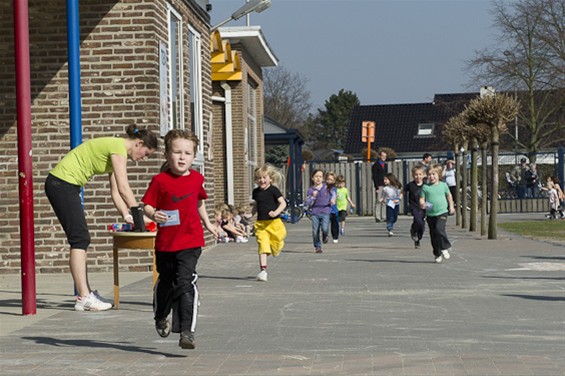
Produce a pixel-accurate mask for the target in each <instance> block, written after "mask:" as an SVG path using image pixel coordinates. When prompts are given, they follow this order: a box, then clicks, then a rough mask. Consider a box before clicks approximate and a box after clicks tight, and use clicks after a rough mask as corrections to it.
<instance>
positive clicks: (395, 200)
mask: <svg viewBox="0 0 565 376" xmlns="http://www.w3.org/2000/svg"><path fill="white" fill-rule="evenodd" d="M383 180H384V183H385V186H384V188H383V197H382V199H381V202H382V203H383V204H384V205H386V229H387V231H388V236H393V235H394V233H393V232H392V230H394V224H395V223H396V221H397V220H398V211H399V210H400V199H401V198H402V191H401V189H402V184H400V182H399V181H398V179H397V178H396V176H394V174H391V173H388V174H386V175H385V177H384V179H383Z"/></svg>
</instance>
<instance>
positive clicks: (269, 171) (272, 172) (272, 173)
mask: <svg viewBox="0 0 565 376" xmlns="http://www.w3.org/2000/svg"><path fill="white" fill-rule="evenodd" d="M263 175H268V176H269V178H271V184H272V185H274V186H276V187H279V186H280V185H281V184H282V181H283V175H282V173H281V171H280V170H279V169H278V168H276V167H275V166H273V165H270V164H268V163H265V164H264V165H263V166H261V167H257V168H256V169H255V171H254V175H253V176H255V180H257V179H259V178H261V176H263Z"/></svg>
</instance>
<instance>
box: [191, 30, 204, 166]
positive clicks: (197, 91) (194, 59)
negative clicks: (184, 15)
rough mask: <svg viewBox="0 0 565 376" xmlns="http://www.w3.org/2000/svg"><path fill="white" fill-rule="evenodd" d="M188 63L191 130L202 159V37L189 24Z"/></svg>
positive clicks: (199, 157)
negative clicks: (194, 135) (196, 139)
mask: <svg viewBox="0 0 565 376" xmlns="http://www.w3.org/2000/svg"><path fill="white" fill-rule="evenodd" d="M188 54H189V55H188V60H189V61H188V64H189V78H190V130H191V131H192V132H194V134H196V136H198V139H199V141H200V145H198V151H199V153H198V154H199V155H198V156H197V159H200V160H202V158H203V157H202V152H203V147H204V140H203V139H204V129H203V124H202V123H203V110H202V56H201V38H200V34H199V33H198V32H196V30H194V29H193V28H192V27H191V26H188Z"/></svg>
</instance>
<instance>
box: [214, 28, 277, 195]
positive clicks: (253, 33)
mask: <svg viewBox="0 0 565 376" xmlns="http://www.w3.org/2000/svg"><path fill="white" fill-rule="evenodd" d="M220 35H221V37H220ZM276 65H277V58H276V57H275V55H274V54H273V52H272V51H271V49H270V47H269V45H268V43H267V41H266V39H265V37H264V35H263V33H262V31H261V28H260V27H259V26H241V27H224V28H220V29H219V32H216V33H215V34H214V35H212V92H213V97H212V100H213V116H212V117H213V119H214V121H213V124H214V129H213V133H214V136H213V140H214V143H213V158H214V162H215V171H214V188H215V190H216V203H222V202H223V203H229V204H235V205H247V204H248V203H249V201H250V199H251V191H252V190H253V187H254V185H255V182H254V178H253V170H254V169H255V168H256V167H258V166H260V165H261V164H262V163H263V162H264V159H265V158H264V155H265V141H264V137H263V135H264V125H263V84H262V82H263V76H262V68H265V67H272V66H276Z"/></svg>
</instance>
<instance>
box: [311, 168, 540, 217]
mask: <svg viewBox="0 0 565 376" xmlns="http://www.w3.org/2000/svg"><path fill="white" fill-rule="evenodd" d="M418 163H419V161H402V160H397V161H392V162H387V165H388V171H389V172H391V173H393V174H394V175H395V176H396V177H397V178H398V180H399V181H400V182H401V183H402V185H403V186H404V185H405V184H406V183H408V182H409V181H410V180H412V177H411V172H410V171H411V169H412V167H414V166H415V165H417V164H418ZM371 167H372V163H368V162H362V161H355V162H346V163H343V162H342V163H340V162H312V163H310V164H307V165H305V169H304V171H302V189H301V192H300V197H303V198H305V197H306V191H307V190H308V187H310V186H311V185H312V181H311V179H310V176H311V172H312V170H313V169H321V170H322V171H324V172H328V171H333V172H335V174H336V175H343V176H344V177H345V182H346V183H345V185H346V187H347V188H348V189H349V194H350V196H351V200H352V201H353V202H354V203H355V205H356V207H357V208H356V214H357V215H360V216H372V215H373V210H374V203H375V188H374V186H373V179H372V174H371ZM400 208H401V210H400V211H401V213H402V212H404V209H405V205H404V202H401V204H400ZM498 212H499V213H535V212H549V202H548V199H547V198H525V199H511V198H510V199H499V200H498Z"/></svg>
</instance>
